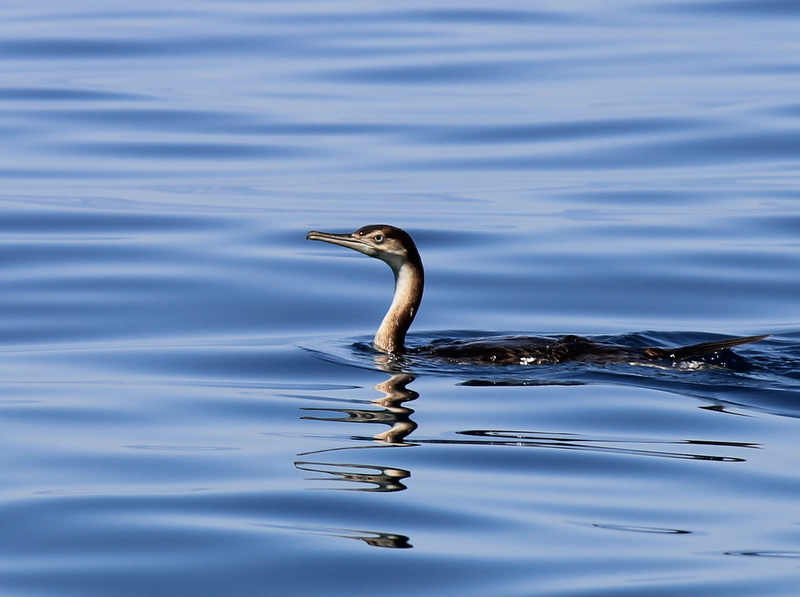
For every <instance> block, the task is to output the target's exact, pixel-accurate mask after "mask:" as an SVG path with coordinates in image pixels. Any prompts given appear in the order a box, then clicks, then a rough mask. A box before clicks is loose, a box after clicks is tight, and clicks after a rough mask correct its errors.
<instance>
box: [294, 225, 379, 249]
mask: <svg viewBox="0 0 800 597" xmlns="http://www.w3.org/2000/svg"><path fill="white" fill-rule="evenodd" d="M306 240H321V241H323V242H326V243H330V244H332V245H339V246H341V247H347V248H348V249H353V250H355V251H358V252H359V253H364V254H365V255H372V254H373V253H374V251H375V249H374V247H372V246H371V245H369V244H367V243H366V242H364V241H363V240H361V239H358V238H355V237H354V236H353V235H352V234H331V233H330V232H317V231H316V230H312V231H311V232H309V233H308V234H306Z"/></svg>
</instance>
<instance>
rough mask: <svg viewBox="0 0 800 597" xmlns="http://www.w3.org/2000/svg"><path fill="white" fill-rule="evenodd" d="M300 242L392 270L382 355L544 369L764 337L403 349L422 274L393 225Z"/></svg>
mask: <svg viewBox="0 0 800 597" xmlns="http://www.w3.org/2000/svg"><path fill="white" fill-rule="evenodd" d="M306 238H307V239H309V240H319V241H323V242H327V243H331V244H334V245H340V246H343V247H348V248H350V249H353V250H355V251H358V252H359V253H363V254H365V255H369V256H370V257H375V258H377V259H380V260H381V261H384V262H386V263H387V264H388V265H389V267H391V268H392V271H393V272H394V279H395V288H394V297H393V299H392V304H391V306H390V307H389V310H388V311H387V312H386V315H385V316H384V318H383V321H382V322H381V325H380V327H379V328H378V331H377V333H376V334H375V339H374V341H373V346H374V347H375V349H376V350H379V351H381V352H384V353H389V354H404V353H413V354H416V355H421V356H425V357H431V358H435V359H441V360H445V361H448V362H453V363H465V364H470V363H473V364H495V365H546V364H556V363H565V362H570V361H582V362H592V363H656V362H659V361H671V362H680V361H687V360H691V359H702V358H703V357H709V356H712V355H715V354H717V353H720V352H721V351H727V350H729V349H730V348H732V347H734V346H739V345H742V344H748V343H750V342H756V341H758V340H762V339H764V338H766V337H767V336H744V337H737V338H728V339H724V340H712V341H711V342H702V343H700V344H692V345H690V346H682V347H676V348H657V347H633V346H622V345H617V344H609V343H606V342H599V341H597V340H592V339H590V338H583V337H581V336H573V335H569V336H563V337H561V338H543V337H537V336H497V337H485V338H470V339H465V340H447V341H436V342H433V343H431V344H429V345H427V346H423V347H420V348H413V349H411V350H408V349H407V348H406V346H405V338H406V333H407V332H408V328H409V327H410V326H411V323H412V322H413V321H414V317H415V316H416V314H417V310H418V309H419V305H420V303H421V302H422V292H423V289H424V287H425V270H424V268H423V267H422V259H421V258H420V256H419V251H418V250H417V246H416V245H415V244H414V240H413V239H412V238H411V235H409V234H408V233H407V232H406V231H405V230H401V229H400V228H396V227H394V226H389V225H386V224H377V225H371V226H364V227H363V228H359V229H358V230H356V231H355V232H353V233H351V234H331V233H328V232H317V231H315V230H312V231H311V232H309V233H308V234H307V235H306Z"/></svg>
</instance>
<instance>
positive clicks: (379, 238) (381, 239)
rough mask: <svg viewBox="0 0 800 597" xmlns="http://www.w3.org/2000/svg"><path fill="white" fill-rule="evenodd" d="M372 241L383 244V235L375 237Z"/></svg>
mask: <svg viewBox="0 0 800 597" xmlns="http://www.w3.org/2000/svg"><path fill="white" fill-rule="evenodd" d="M372 240H374V241H375V242H376V243H382V242H383V234H376V235H375V236H373V237H372Z"/></svg>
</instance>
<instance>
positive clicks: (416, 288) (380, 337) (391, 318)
mask: <svg viewBox="0 0 800 597" xmlns="http://www.w3.org/2000/svg"><path fill="white" fill-rule="evenodd" d="M390 265H391V264H390ZM392 270H393V271H394V298H393V299H392V304H391V306H390V307H389V310H388V311H387V312H386V315H385V316H384V318H383V321H382V322H381V326H380V327H379V328H378V332H377V333H376V334H375V340H374V346H375V348H376V349H378V350H380V351H382V352H396V353H402V352H405V341H406V332H407V331H408V328H409V327H411V322H412V321H414V316H415V315H416V314H417V309H418V308H419V304H420V303H421V302H422V290H423V288H424V286H425V274H424V272H423V269H422V262H419V263H413V262H411V261H406V262H405V263H403V264H402V265H400V266H399V267H398V268H395V267H392Z"/></svg>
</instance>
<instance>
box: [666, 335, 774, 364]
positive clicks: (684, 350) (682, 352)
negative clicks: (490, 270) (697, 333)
mask: <svg viewBox="0 0 800 597" xmlns="http://www.w3.org/2000/svg"><path fill="white" fill-rule="evenodd" d="M768 337H769V334H765V335H763V336H740V337H739V338H728V339H727V340H712V341H711V342H701V343H700V344H690V345H689V346H681V347H679V348H672V349H670V348H666V349H664V352H665V353H666V356H668V357H669V358H671V359H675V360H676V361H682V360H685V359H690V358H692V357H702V356H706V355H710V354H713V353H715V352H718V351H720V350H724V349H726V348H733V347H734V346H741V345H742V344H749V343H750V342H758V341H759V340H763V339H764V338H768Z"/></svg>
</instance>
